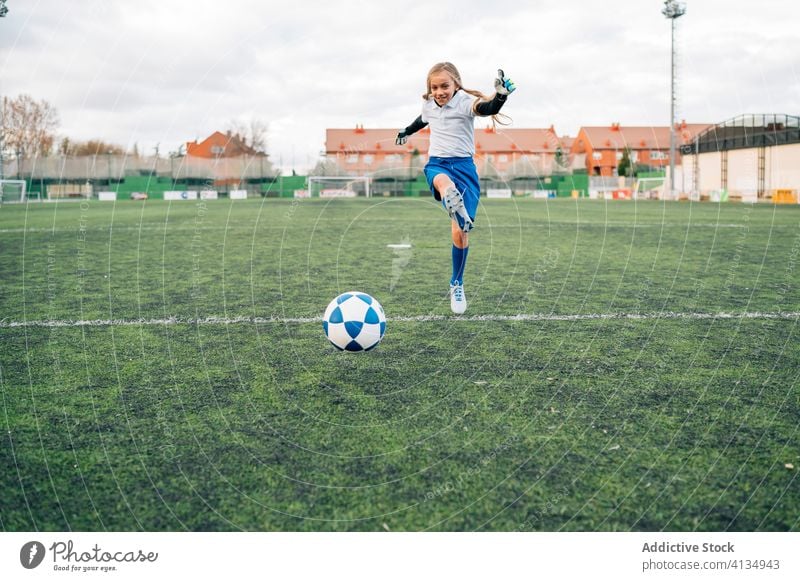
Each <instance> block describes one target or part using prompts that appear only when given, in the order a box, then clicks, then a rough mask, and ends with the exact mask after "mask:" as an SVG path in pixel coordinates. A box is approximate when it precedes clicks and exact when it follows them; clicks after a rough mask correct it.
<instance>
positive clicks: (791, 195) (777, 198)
mask: <svg viewBox="0 0 800 581" xmlns="http://www.w3.org/2000/svg"><path fill="white" fill-rule="evenodd" d="M772 201H773V203H775V204H796V203H797V194H796V193H795V191H794V190H775V193H774V194H772Z"/></svg>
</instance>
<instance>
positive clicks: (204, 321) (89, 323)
mask: <svg viewBox="0 0 800 581" xmlns="http://www.w3.org/2000/svg"><path fill="white" fill-rule="evenodd" d="M621 319H627V320H634V321H656V320H662V319H663V320H674V319H681V320H726V319H780V320H794V321H797V320H798V319H800V312H777V313H759V312H752V313H750V312H748V313H725V312H721V313H676V312H672V311H665V312H660V313H656V312H653V313H586V314H576V315H568V314H548V313H520V314H518V315H472V316H470V317H457V316H453V315H417V316H411V317H390V318H388V319H387V320H388V321H389V322H400V323H429V322H435V321H462V322H470V321H489V322H506V321H523V322H525V321H531V322H539V321H542V322H547V321H598V320H599V321H606V320H609V321H610V320H621ZM321 322H322V317H321V316H320V317H202V318H195V319H193V318H181V317H168V318H162V319H90V320H83V321H80V320H77V321H73V320H45V321H9V320H7V319H3V320H0V329H14V328H18V327H28V328H31V327H45V328H53V327H110V326H119V327H136V326H162V325H194V326H196V325H241V324H253V325H261V324H279V325H283V324H306V323H317V324H318V323H321Z"/></svg>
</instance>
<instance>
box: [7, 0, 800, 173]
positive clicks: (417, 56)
mask: <svg viewBox="0 0 800 581" xmlns="http://www.w3.org/2000/svg"><path fill="white" fill-rule="evenodd" d="M660 7H661V2H660V1H655V0H654V1H653V2H641V0H618V1H616V2H611V3H610V4H609V3H597V2H588V1H579V2H562V3H558V4H554V3H552V2H545V1H544V0H534V1H531V2H526V3H519V2H511V1H506V0H496V1H493V2H492V3H490V5H488V6H487V4H486V2H485V1H483V0H481V1H478V0H468V1H464V0H461V1H457V0H443V1H442V2H436V3H431V2H427V1H424V2H423V1H421V0H415V1H411V2H406V3H400V4H388V5H387V4H382V3H376V2H362V1H358V0H343V1H341V2H336V3H331V2H323V1H308V0H298V1H296V2H293V3H282V4H275V3H263V2H256V1H252V0H229V1H228V2H226V3H224V4H221V3H219V2H212V1H210V0H163V1H157V0H140V1H138V2H123V1H121V0H107V1H105V2H103V1H100V0H97V1H91V2H66V3H65V2H63V1H60V0H38V1H32V2H12V3H10V6H9V8H10V9H11V11H10V13H9V16H8V17H7V18H5V19H3V22H0V27H2V29H1V32H2V33H0V83H2V84H0V89H1V90H2V92H3V94H7V95H15V94H18V93H21V92H27V93H30V94H32V95H33V96H34V97H36V98H45V99H47V100H49V101H51V102H52V103H53V104H54V105H55V106H56V107H57V108H58V110H59V114H60V118H61V122H62V126H61V132H62V133H63V134H65V135H69V136H70V137H71V138H76V139H88V138H93V137H100V138H103V139H106V140H108V141H114V142H118V143H121V144H132V143H133V142H136V143H138V144H139V146H140V149H148V148H152V147H153V146H154V145H155V144H156V143H159V144H160V148H161V151H162V152H164V151H168V150H174V149H176V148H177V147H178V146H179V145H180V144H181V143H183V142H184V141H187V140H191V139H195V138H202V137H205V136H206V135H208V134H210V133H211V132H212V131H214V130H217V129H223V128H224V127H225V126H226V125H227V124H228V123H229V122H230V121H231V120H233V119H246V118H248V117H258V118H261V119H263V120H265V121H267V122H268V123H269V127H270V131H269V136H268V140H269V147H270V152H271V154H272V155H273V158H274V159H275V160H276V162H277V161H278V159H281V160H283V163H284V164H285V165H288V164H289V163H290V161H291V159H292V158H294V160H295V165H296V166H298V167H301V166H303V165H305V164H307V163H312V164H313V162H314V161H315V160H316V156H317V155H318V153H319V151H320V150H321V149H322V148H323V142H324V136H325V129H326V128H328V127H354V126H355V124H356V123H360V124H364V125H365V126H367V127H400V126H405V125H406V124H408V123H410V122H411V121H412V120H413V118H414V117H416V115H418V114H419V109H420V106H421V103H422V101H421V99H420V95H421V93H422V91H423V88H424V83H425V74H426V72H427V70H428V68H429V67H430V66H431V64H433V63H434V62H437V61H439V60H451V61H453V62H454V63H456V65H457V66H458V67H459V69H460V70H461V73H462V77H463V79H464V83H465V85H467V86H469V87H470V88H475V89H479V90H481V91H484V92H486V93H491V91H492V79H493V74H494V71H495V69H496V68H497V67H498V66H503V67H504V68H505V69H506V71H508V73H509V74H510V75H511V76H512V77H513V78H514V80H515V81H516V83H517V85H518V87H519V88H520V90H519V91H518V92H517V93H515V95H514V97H513V98H512V101H510V102H509V105H508V107H507V112H508V113H509V115H511V117H512V118H513V119H514V125H515V126H517V127H526V126H527V127H543V126H549V125H550V124H554V125H555V127H556V129H557V130H558V131H559V132H561V133H568V134H571V135H575V133H576V132H577V129H578V128H579V127H580V125H605V124H608V123H611V122H614V121H618V122H621V123H624V124H637V125H645V124H654V125H664V124H666V123H668V115H669V109H668V99H669V94H668V91H669V23H668V22H667V21H666V19H664V17H663V16H662V15H661V14H660ZM798 21H800V6H798V5H797V4H796V3H795V2H791V1H789V0H775V1H772V2H769V3H762V4H761V5H753V4H750V3H747V2H744V1H739V0H730V1H723V0H707V1H703V2H696V1H692V0H689V2H688V12H687V15H686V16H684V17H683V18H681V19H680V21H679V37H678V46H679V48H680V55H681V56H680V60H679V65H680V67H679V71H680V86H679V89H680V90H679V97H680V100H679V105H680V106H679V115H680V117H683V118H685V119H687V121H690V122H715V121H721V120H723V119H726V118H728V117H731V116H734V115H737V114H741V113H745V112H755V111H759V112H772V111H775V112H786V113H794V114H797V110H796V107H797V103H798V98H797V95H798V88H799V87H800V81H799V80H798V75H800V60H799V59H800V56H798V55H800V41H798V39H797V35H796V32H795V30H794V29H793V27H794V26H796V22H798ZM482 123H485V122H484V121H478V125H479V126H480V125H481V124H482ZM287 169H288V168H287Z"/></svg>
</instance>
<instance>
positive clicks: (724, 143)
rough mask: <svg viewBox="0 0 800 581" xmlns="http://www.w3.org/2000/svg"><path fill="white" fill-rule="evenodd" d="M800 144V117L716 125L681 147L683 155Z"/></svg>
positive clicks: (754, 118)
mask: <svg viewBox="0 0 800 581" xmlns="http://www.w3.org/2000/svg"><path fill="white" fill-rule="evenodd" d="M789 143H800V117H796V116H793V115H784V114H778V113H774V114H762V115H739V116H738V117H734V118H732V119H728V120H727V121H723V122H722V123H719V124H717V125H712V126H711V127H709V128H708V129H706V130H705V131H703V132H702V133H700V134H699V135H698V136H697V138H696V139H695V140H694V141H693V142H691V143H687V144H685V145H682V146H681V153H682V154H693V153H697V152H699V153H708V152H713V151H727V150H731V149H747V148H750V147H770V146H773V145H786V144H789Z"/></svg>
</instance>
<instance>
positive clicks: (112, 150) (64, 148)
mask: <svg viewBox="0 0 800 581" xmlns="http://www.w3.org/2000/svg"><path fill="white" fill-rule="evenodd" d="M58 153H60V154H62V155H75V156H87V155H88V156H92V155H104V154H111V155H124V154H125V149H124V148H123V147H122V146H121V145H116V144H114V143H106V142H105V141H103V140H101V139H90V140H89V141H70V139H69V137H65V138H64V139H62V140H61V143H60V144H59V146H58Z"/></svg>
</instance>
